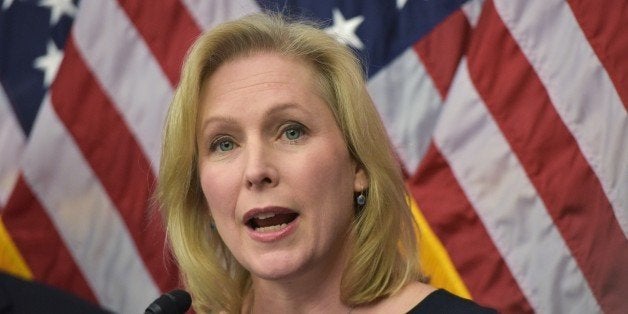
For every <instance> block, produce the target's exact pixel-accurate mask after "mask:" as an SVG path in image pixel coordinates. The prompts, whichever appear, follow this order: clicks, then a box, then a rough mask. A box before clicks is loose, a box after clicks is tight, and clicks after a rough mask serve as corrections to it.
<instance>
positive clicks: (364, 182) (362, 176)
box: [353, 164, 369, 193]
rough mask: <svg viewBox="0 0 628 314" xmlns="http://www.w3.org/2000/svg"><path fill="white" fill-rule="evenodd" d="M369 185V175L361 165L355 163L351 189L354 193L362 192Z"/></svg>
mask: <svg viewBox="0 0 628 314" xmlns="http://www.w3.org/2000/svg"><path fill="white" fill-rule="evenodd" d="M368 187H369V176H368V174H367V173H366V170H364V168H363V167H362V165H359V164H356V165H355V179H354V180H353V190H354V191H355V192H356V193H359V192H362V191H364V190H366V189H367V188H368Z"/></svg>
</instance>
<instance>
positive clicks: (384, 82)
mask: <svg viewBox="0 0 628 314" xmlns="http://www.w3.org/2000/svg"><path fill="white" fill-rule="evenodd" d="M368 87H369V92H370V93H371V97H373V101H374V102H375V105H376V107H377V110H378V111H379V113H380V115H381V116H382V120H383V121H384V125H385V126H386V130H388V134H389V136H390V138H391V140H392V142H393V145H394V147H395V150H396V152H397V154H399V157H400V158H401V160H402V161H403V163H404V166H405V167H406V170H407V171H408V172H409V173H414V172H415V171H416V168H417V167H418V165H419V163H420V162H421V160H422V159H423V156H424V155H425V152H426V151H427V148H428V147H429V145H430V142H431V139H432V134H433V132H434V127H435V125H436V121H437V120H438V116H439V114H440V112H441V108H442V103H441V98H440V95H439V93H438V91H437V90H436V87H435V86H434V83H433V82H432V79H431V78H430V76H429V75H428V74H427V71H426V70H425V67H424V66H423V64H422V63H421V62H420V60H419V57H418V56H417V54H416V53H415V52H414V50H413V49H412V48H410V49H407V50H406V51H405V52H404V53H403V54H401V55H400V56H399V57H397V59H395V60H393V61H392V62H391V63H390V64H389V65H388V66H387V67H386V68H385V69H382V70H381V71H380V72H379V73H377V74H376V75H375V76H373V77H372V78H371V79H370V80H369V82H368Z"/></svg>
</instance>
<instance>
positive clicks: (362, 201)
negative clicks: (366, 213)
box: [355, 191, 366, 207]
mask: <svg viewBox="0 0 628 314" xmlns="http://www.w3.org/2000/svg"><path fill="white" fill-rule="evenodd" d="M355 201H356V203H358V206H360V207H362V206H364V204H366V196H364V191H362V192H360V195H358V196H357V197H356V198H355Z"/></svg>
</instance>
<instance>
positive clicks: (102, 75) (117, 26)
mask: <svg viewBox="0 0 628 314" xmlns="http://www.w3.org/2000/svg"><path fill="white" fill-rule="evenodd" d="M103 25H107V26H106V27H103ZM73 34H74V39H75V41H76V46H77V49H78V50H79V51H80V52H81V54H82V56H83V58H84V59H85V63H86V64H87V65H88V66H89V68H90V69H91V71H92V73H94V76H95V77H96V79H97V80H98V81H99V83H100V84H101V85H102V87H103V92H105V93H106V94H107V95H108V96H109V97H110V99H111V101H112V103H113V105H115V106H116V108H117V109H118V112H120V113H121V115H122V116H123V117H124V120H125V121H126V124H127V126H128V128H129V129H130V131H131V132H132V133H133V135H134V136H135V138H136V140H137V141H138V142H139V143H138V144H139V145H140V147H141V148H142V150H143V152H144V154H145V155H146V156H147V159H148V160H149V161H150V163H151V168H152V170H153V173H157V169H158V167H159V158H160V154H161V131H162V126H163V122H164V119H165V116H166V112H167V108H168V104H169V103H170V100H171V98H172V93H173V89H172V86H171V85H170V82H169V81H168V79H167V77H166V75H165V74H164V72H163V71H162V70H161V67H160V66H159V64H158V63H157V61H156V60H155V58H154V57H153V55H152V54H151V52H150V50H149V48H148V47H147V46H146V44H145V42H144V38H142V37H141V35H140V34H139V33H138V32H137V30H136V29H135V27H134V25H133V24H132V23H131V21H130V20H129V19H128V16H127V15H126V14H125V12H124V11H123V9H122V8H121V7H120V6H119V5H118V2H117V1H84V2H82V3H81V11H80V14H78V16H77V18H76V20H75V23H74V28H73ZM94 34H98V36H95V35H94Z"/></svg>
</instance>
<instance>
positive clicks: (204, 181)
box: [200, 165, 237, 220]
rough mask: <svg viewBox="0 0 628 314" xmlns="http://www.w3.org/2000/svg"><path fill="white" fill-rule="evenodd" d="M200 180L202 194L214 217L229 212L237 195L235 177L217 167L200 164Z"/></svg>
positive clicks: (217, 217)
mask: <svg viewBox="0 0 628 314" xmlns="http://www.w3.org/2000/svg"><path fill="white" fill-rule="evenodd" d="M200 181H201V189H202V190H203V195H204V196H205V200H206V201H207V205H208V206H209V208H210V209H211V215H212V216H213V217H214V219H215V220H216V219H217V220H220V219H221V218H223V217H224V216H225V215H228V214H230V212H232V211H230V210H229V209H230V208H233V206H234V204H235V196H236V195H237V189H236V187H237V185H236V183H235V181H236V180H235V178H234V177H233V176H227V175H225V172H224V171H220V169H219V168H217V167H209V166H206V165H205V166H203V165H201V167H200ZM231 214H232V213H231Z"/></svg>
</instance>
